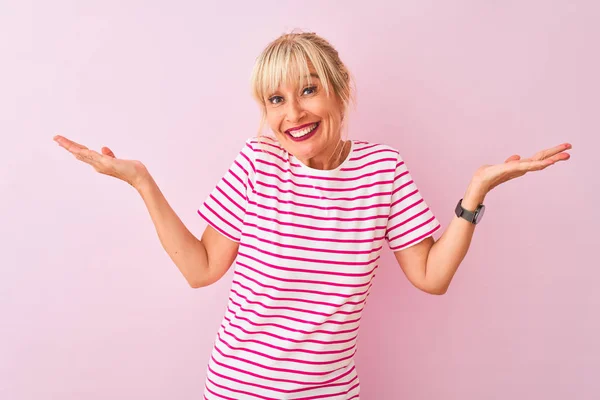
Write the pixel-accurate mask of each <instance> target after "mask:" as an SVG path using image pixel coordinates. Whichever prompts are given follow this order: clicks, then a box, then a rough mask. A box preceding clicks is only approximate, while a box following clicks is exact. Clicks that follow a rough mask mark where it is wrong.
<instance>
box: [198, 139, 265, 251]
mask: <svg viewBox="0 0 600 400" xmlns="http://www.w3.org/2000/svg"><path fill="white" fill-rule="evenodd" d="M251 140H252V139H248V140H247V141H246V143H245V144H244V147H243V148H242V150H241V151H240V152H239V154H238V155H237V157H236V158H235V160H234V161H233V163H232V164H231V167H230V168H229V170H228V171H227V172H226V173H225V175H224V176H223V177H222V178H221V179H220V180H219V182H218V183H217V186H216V187H215V188H214V189H213V190H212V192H211V193H210V195H209V196H208V197H207V198H206V200H205V201H204V203H202V205H201V206H200V208H199V209H198V214H200V216H201V217H202V218H204V220H205V221H206V222H208V223H209V224H210V225H211V226H212V227H213V228H215V229H216V230H217V231H219V232H220V233H222V234H223V235H225V236H226V237H228V238H229V239H231V240H233V241H234V242H238V243H239V241H240V237H241V232H242V226H243V224H244V217H245V215H246V207H247V204H248V195H249V194H250V193H251V192H252V189H253V188H254V176H255V173H256V169H255V166H254V165H255V164H254V149H253V147H252V143H251Z"/></svg>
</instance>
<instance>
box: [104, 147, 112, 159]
mask: <svg viewBox="0 0 600 400" xmlns="http://www.w3.org/2000/svg"><path fill="white" fill-rule="evenodd" d="M102 154H104V155H106V156H109V157H112V158H115V153H113V152H112V150H111V149H109V148H108V147H103V148H102Z"/></svg>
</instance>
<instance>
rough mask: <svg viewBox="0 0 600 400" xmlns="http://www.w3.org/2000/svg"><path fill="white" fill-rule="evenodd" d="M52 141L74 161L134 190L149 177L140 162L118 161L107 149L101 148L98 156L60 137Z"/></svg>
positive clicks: (55, 137) (96, 153) (57, 136)
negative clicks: (113, 178) (85, 164)
mask: <svg viewBox="0 0 600 400" xmlns="http://www.w3.org/2000/svg"><path fill="white" fill-rule="evenodd" d="M54 141H55V142H56V143H58V144H59V145H60V146H61V147H64V148H65V149H67V150H68V151H69V152H70V153H71V154H73V155H74V156H75V158H76V159H78V160H80V161H83V162H85V163H87V164H89V165H91V166H92V167H94V169H95V170H96V171H97V172H100V173H101V174H104V175H109V176H114V177H115V178H118V179H120V180H122V181H125V182H127V183H129V184H130V185H131V186H133V187H134V188H136V189H137V188H138V187H139V184H140V183H142V181H143V180H144V179H145V178H146V177H148V176H149V173H148V170H147V169H146V167H145V166H144V164H142V163H141V162H140V161H137V160H122V159H118V158H116V157H115V154H114V153H113V152H112V150H111V149H109V148H108V147H103V148H102V149H101V151H102V154H100V153H98V152H96V151H94V150H90V149H88V148H87V147H85V146H83V145H81V144H79V143H75V142H73V141H72V140H69V139H67V138H65V137H63V136H60V135H56V136H54Z"/></svg>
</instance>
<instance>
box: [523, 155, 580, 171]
mask: <svg viewBox="0 0 600 400" xmlns="http://www.w3.org/2000/svg"><path fill="white" fill-rule="evenodd" d="M569 158H571V155H570V154H569V153H560V154H557V155H555V156H552V157H550V158H546V159H544V160H531V161H522V162H521V164H520V165H519V168H518V169H519V170H520V171H521V172H529V171H539V170H541V169H544V168H546V167H548V166H550V165H552V164H554V163H556V162H558V161H565V160H568V159H569Z"/></svg>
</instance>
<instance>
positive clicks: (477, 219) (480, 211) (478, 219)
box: [475, 205, 485, 223]
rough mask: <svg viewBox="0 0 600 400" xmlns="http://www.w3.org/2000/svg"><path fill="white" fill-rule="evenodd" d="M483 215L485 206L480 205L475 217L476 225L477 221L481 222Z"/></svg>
mask: <svg viewBox="0 0 600 400" xmlns="http://www.w3.org/2000/svg"><path fill="white" fill-rule="evenodd" d="M484 213H485V206H484V205H482V206H481V208H480V209H479V212H478V213H477V215H475V223H478V222H479V221H481V218H483V214H484Z"/></svg>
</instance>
